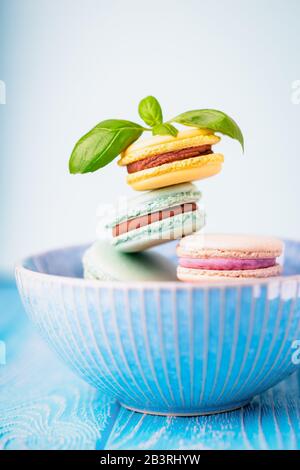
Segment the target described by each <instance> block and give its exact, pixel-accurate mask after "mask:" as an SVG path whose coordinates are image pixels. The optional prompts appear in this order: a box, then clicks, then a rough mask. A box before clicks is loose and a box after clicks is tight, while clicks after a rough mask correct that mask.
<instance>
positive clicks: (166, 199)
mask: <svg viewBox="0 0 300 470" xmlns="http://www.w3.org/2000/svg"><path fill="white" fill-rule="evenodd" d="M200 198H201V192H200V191H199V190H198V189H197V187H196V186H195V185H194V184H193V183H182V184H176V185H174V186H168V187H166V188H161V189H156V190H153V191H148V192H146V193H145V194H142V195H139V196H137V197H135V198H132V199H129V200H128V203H127V204H126V207H124V209H123V208H120V209H118V208H117V209H116V210H115V214H114V215H113V216H112V217H111V218H109V219H107V221H106V223H105V227H106V228H112V227H114V226H116V225H118V224H120V223H122V222H125V221H126V220H129V219H133V218H136V217H140V216H143V215H146V214H153V213H154V212H158V211H162V210H164V209H169V208H171V207H175V206H178V205H180V204H187V203H192V202H197V201H198V200H199V199H200Z"/></svg>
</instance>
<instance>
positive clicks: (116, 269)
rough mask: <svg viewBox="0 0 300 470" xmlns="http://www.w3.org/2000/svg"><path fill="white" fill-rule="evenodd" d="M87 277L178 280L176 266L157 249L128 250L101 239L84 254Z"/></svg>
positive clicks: (118, 279)
mask: <svg viewBox="0 0 300 470" xmlns="http://www.w3.org/2000/svg"><path fill="white" fill-rule="evenodd" d="M83 268H84V277H85V278H86V279H97V280H102V281H129V282H130V281H174V280H176V266H175V264H173V263H172V262H171V261H170V260H169V259H168V258H165V257H164V256H162V255H160V254H158V253H155V252H153V251H151V252H148V253H133V254H127V253H122V252H120V251H118V250H116V249H115V248H114V247H112V246H111V244H110V243H109V242H108V241H104V240H98V241H96V242H95V243H94V244H93V245H92V246H91V247H90V248H88V249H87V250H86V252H85V253H84V256H83Z"/></svg>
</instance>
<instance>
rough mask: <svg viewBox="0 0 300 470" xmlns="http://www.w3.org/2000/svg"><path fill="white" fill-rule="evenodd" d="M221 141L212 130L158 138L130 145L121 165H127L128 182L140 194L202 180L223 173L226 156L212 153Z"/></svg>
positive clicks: (122, 156)
mask: <svg viewBox="0 0 300 470" xmlns="http://www.w3.org/2000/svg"><path fill="white" fill-rule="evenodd" d="M219 141H220V137H218V136H216V135H215V134H214V133H213V131H210V130H208V129H193V128H192V129H188V130H184V131H181V132H178V134H177V136H176V137H174V136H171V135H168V136H156V137H152V138H151V139H147V140H143V141H140V142H139V141H138V142H136V143H134V144H132V145H130V146H129V147H128V148H127V149H126V150H125V151H124V152H122V154H121V159H120V160H119V165H121V166H126V168H127V172H128V176H127V182H128V184H129V185H130V186H132V188H133V189H136V190H137V191H145V190H149V189H156V188H162V187H165V186H171V185H174V184H177V183H183V182H186V181H194V180H200V179H203V178H207V177H209V176H212V175H215V174H217V173H219V172H220V171H221V168H222V163H223V161H224V157H223V155H222V154H220V153H214V152H213V150H212V145H214V144H217V143H218V142H219Z"/></svg>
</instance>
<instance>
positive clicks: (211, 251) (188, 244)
mask: <svg viewBox="0 0 300 470" xmlns="http://www.w3.org/2000/svg"><path fill="white" fill-rule="evenodd" d="M282 251H283V244H282V242H281V241H280V240H278V239H276V238H271V237H263V236H246V235H225V234H222V235H217V234H212V235H206V234H204V235H192V236H189V237H186V238H184V239H182V240H181V241H180V243H179V246H178V247H177V255H178V257H179V266H178V268H177V276H178V278H179V279H180V280H181V281H192V282H193V281H207V280H224V279H228V278H229V279H241V278H247V279H249V278H265V277H272V276H277V275H278V274H280V272H281V266H280V264H279V263H278V261H277V258H278V257H279V256H281V254H282Z"/></svg>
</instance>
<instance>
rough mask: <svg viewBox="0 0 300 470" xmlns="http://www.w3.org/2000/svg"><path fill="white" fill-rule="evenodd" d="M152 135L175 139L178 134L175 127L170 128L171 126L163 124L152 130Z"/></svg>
mask: <svg viewBox="0 0 300 470" xmlns="http://www.w3.org/2000/svg"><path fill="white" fill-rule="evenodd" d="M152 134H153V135H172V136H173V137H176V136H177V134H178V130H177V129H176V127H174V126H172V124H169V123H165V124H158V125H157V126H154V127H153V128H152Z"/></svg>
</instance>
